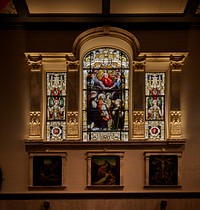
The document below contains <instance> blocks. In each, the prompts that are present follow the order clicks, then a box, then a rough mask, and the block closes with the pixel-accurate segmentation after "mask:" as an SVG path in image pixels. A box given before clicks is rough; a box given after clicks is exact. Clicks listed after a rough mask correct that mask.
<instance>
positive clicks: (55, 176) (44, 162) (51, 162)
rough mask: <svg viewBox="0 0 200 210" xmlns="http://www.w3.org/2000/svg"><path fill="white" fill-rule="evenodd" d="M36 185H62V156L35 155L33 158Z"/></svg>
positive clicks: (34, 183)
mask: <svg viewBox="0 0 200 210" xmlns="http://www.w3.org/2000/svg"><path fill="white" fill-rule="evenodd" d="M33 185H34V186H61V185H62V157H61V156H35V157H34V158H33Z"/></svg>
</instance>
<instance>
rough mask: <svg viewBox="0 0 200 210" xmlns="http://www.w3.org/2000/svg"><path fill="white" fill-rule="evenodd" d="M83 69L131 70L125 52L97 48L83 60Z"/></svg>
mask: <svg viewBox="0 0 200 210" xmlns="http://www.w3.org/2000/svg"><path fill="white" fill-rule="evenodd" d="M83 68H86V69H87V68H93V69H98V68H101V69H117V68H129V59H128V56H127V55H126V53H124V52H123V51H120V50H117V49H114V48H108V47H104V48H97V49H95V50H92V51H90V52H88V53H86V55H85V56H84V58H83Z"/></svg>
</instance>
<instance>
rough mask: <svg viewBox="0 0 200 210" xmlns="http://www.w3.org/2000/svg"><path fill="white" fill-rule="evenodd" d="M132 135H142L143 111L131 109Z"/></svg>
mask: <svg viewBox="0 0 200 210" xmlns="http://www.w3.org/2000/svg"><path fill="white" fill-rule="evenodd" d="M133 137H144V111H133Z"/></svg>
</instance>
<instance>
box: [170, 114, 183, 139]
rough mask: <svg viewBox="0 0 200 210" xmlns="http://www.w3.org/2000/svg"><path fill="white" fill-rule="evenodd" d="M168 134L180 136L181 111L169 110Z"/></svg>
mask: <svg viewBox="0 0 200 210" xmlns="http://www.w3.org/2000/svg"><path fill="white" fill-rule="evenodd" d="M170 118H171V119H170V134H171V136H181V133H182V129H181V111H171V112H170Z"/></svg>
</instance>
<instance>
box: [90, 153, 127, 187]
mask: <svg viewBox="0 0 200 210" xmlns="http://www.w3.org/2000/svg"><path fill="white" fill-rule="evenodd" d="M123 157H124V153H123V152H87V188H89V189H91V188H94V189H96V188H98V189H100V188H102V189H109V188H112V189H113V188H116V189H122V188H123Z"/></svg>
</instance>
